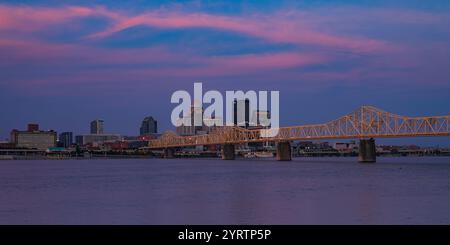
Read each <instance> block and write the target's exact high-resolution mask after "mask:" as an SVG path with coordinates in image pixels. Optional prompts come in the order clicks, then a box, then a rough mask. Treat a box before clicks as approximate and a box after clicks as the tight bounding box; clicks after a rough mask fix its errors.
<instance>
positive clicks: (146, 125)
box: [140, 117, 158, 135]
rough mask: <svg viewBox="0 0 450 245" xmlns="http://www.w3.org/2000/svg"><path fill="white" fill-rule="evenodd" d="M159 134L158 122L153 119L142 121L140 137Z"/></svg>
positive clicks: (148, 118) (147, 118)
mask: <svg viewBox="0 0 450 245" xmlns="http://www.w3.org/2000/svg"><path fill="white" fill-rule="evenodd" d="M156 133H158V122H157V121H156V120H155V119H154V118H153V117H146V118H144V120H142V123H141V128H140V135H149V134H156Z"/></svg>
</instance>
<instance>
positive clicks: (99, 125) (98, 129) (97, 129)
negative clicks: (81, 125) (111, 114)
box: [91, 119, 104, 134]
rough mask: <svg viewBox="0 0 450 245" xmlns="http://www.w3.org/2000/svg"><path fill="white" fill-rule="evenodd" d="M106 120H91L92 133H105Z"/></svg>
mask: <svg viewBox="0 0 450 245" xmlns="http://www.w3.org/2000/svg"><path fill="white" fill-rule="evenodd" d="M103 127H104V121H103V120H101V119H97V120H94V121H92V122H91V134H103Z"/></svg>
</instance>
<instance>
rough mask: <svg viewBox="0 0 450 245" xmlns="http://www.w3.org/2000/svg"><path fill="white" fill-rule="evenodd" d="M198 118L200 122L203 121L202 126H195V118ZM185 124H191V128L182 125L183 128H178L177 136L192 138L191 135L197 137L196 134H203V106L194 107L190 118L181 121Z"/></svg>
mask: <svg viewBox="0 0 450 245" xmlns="http://www.w3.org/2000/svg"><path fill="white" fill-rule="evenodd" d="M196 117H197V119H198V120H200V121H201V123H202V124H201V125H200V126H195V125H194V124H195V123H194V122H195V118H196ZM179 120H180V121H182V122H183V123H186V124H187V123H189V122H190V124H191V125H190V126H189V125H186V124H182V125H181V126H178V127H177V128H176V131H177V134H178V135H181V136H190V135H196V134H203V108H202V107H201V106H196V105H192V106H191V113H190V115H188V117H186V118H183V119H179Z"/></svg>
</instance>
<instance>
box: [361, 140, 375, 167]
mask: <svg viewBox="0 0 450 245" xmlns="http://www.w3.org/2000/svg"><path fill="white" fill-rule="evenodd" d="M376 158H377V150H376V147H375V140H374V139H368V140H363V139H362V140H360V141H359V156H358V161H359V162H367V163H369V162H376Z"/></svg>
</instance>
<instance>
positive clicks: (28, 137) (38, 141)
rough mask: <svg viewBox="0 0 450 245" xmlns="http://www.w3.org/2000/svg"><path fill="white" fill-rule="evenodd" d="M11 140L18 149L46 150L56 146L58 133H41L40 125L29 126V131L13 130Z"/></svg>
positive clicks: (51, 131)
mask: <svg viewBox="0 0 450 245" xmlns="http://www.w3.org/2000/svg"><path fill="white" fill-rule="evenodd" d="M10 140H11V143H12V144H14V145H15V147H17V148H27V149H38V150H46V149H48V148H49V147H55V146H56V132H55V131H53V130H50V131H40V130H39V125H37V124H29V125H28V128H27V131H20V130H17V129H13V130H12V131H11V137H10Z"/></svg>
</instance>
